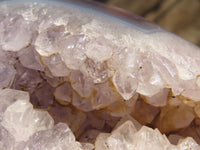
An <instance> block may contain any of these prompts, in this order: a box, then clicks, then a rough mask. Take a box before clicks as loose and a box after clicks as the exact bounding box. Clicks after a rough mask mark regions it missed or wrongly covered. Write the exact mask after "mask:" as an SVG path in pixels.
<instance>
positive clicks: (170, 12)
mask: <svg viewBox="0 0 200 150" xmlns="http://www.w3.org/2000/svg"><path fill="white" fill-rule="evenodd" d="M94 1H99V2H102V3H105V4H107V5H112V6H116V7H120V8H123V9H125V10H127V11H130V12H133V13H135V14H138V15H140V16H143V17H145V18H147V19H148V20H150V21H153V22H155V23H156V24H158V25H160V26H161V27H163V28H165V29H167V30H169V31H171V32H174V33H176V34H178V35H179V36H181V37H183V38H185V39H187V40H188V41H191V42H192V43H194V44H196V45H198V46H200V0H94Z"/></svg>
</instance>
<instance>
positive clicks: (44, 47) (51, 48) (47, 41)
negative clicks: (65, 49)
mask: <svg viewBox="0 0 200 150" xmlns="http://www.w3.org/2000/svg"><path fill="white" fill-rule="evenodd" d="M63 32H64V27H63V26H56V25H52V26H51V27H49V28H47V29H45V30H43V31H41V33H39V35H38V37H37V39H36V41H35V48H36V50H37V52H38V53H39V54H40V55H41V56H50V55H52V54H56V53H58V47H57V42H58V39H59V38H60V37H62V34H63Z"/></svg>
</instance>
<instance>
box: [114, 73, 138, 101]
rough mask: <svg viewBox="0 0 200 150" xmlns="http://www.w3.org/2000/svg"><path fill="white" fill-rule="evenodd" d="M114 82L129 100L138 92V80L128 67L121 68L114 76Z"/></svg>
mask: <svg viewBox="0 0 200 150" xmlns="http://www.w3.org/2000/svg"><path fill="white" fill-rule="evenodd" d="M113 83H114V85H115V87H116V88H117V90H118V92H119V93H120V94H121V95H122V97H123V98H124V99H125V100H129V99H130V98H131V97H132V96H133V95H134V94H135V92H136V89H137V85H138V81H137V79H136V77H135V76H134V75H133V74H131V73H130V72H129V71H128V70H126V69H120V70H118V71H116V72H115V74H114V76H113Z"/></svg>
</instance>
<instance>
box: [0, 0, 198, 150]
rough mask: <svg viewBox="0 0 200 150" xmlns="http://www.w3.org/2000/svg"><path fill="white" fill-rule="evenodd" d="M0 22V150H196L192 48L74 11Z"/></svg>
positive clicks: (10, 12)
mask: <svg viewBox="0 0 200 150" xmlns="http://www.w3.org/2000/svg"><path fill="white" fill-rule="evenodd" d="M0 20H1V21H0V149H1V150H44V149H45V150H58V149H59V150H93V149H95V150H116V149H117V150H147V149H155V150H164V149H165V150H191V149H192V150H200V147H199V145H198V144H197V143H199V142H200V138H199V135H200V118H199V117H200V67H199V66H200V50H199V48H198V47H196V46H194V45H192V44H191V43H189V42H187V41H184V40H183V39H181V38H179V37H176V36H175V35H173V34H171V33H168V32H167V31H164V30H163V29H160V28H159V27H157V26H154V25H152V24H148V23H145V22H143V23H142V25H141V26H138V24H137V23H136V24H132V25H131V24H129V23H128V22H124V21H123V20H120V19H117V18H114V17H112V16H108V15H105V14H103V13H101V12H97V11H95V10H92V9H87V8H85V6H80V5H79V4H72V3H67V4H65V6H63V5H62V3H60V4H59V3H58V4H55V3H53V2H52V3H49V4H45V3H23V4H22V3H20V2H19V3H15V4H12V3H2V4H1V5H0ZM152 26H153V28H152ZM116 30H117V32H116ZM148 126H149V127H148ZM164 133H166V135H167V136H166V135H164ZM187 136H191V137H187ZM186 137H187V138H186ZM192 137H193V138H192Z"/></svg>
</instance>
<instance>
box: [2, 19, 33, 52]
mask: <svg viewBox="0 0 200 150" xmlns="http://www.w3.org/2000/svg"><path fill="white" fill-rule="evenodd" d="M9 18H10V19H9ZM0 30H1V32H0V45H1V46H2V48H3V49H4V50H9V51H19V50H20V49H22V48H24V47H26V46H27V45H28V44H29V43H30V41H31V35H32V30H31V23H30V22H26V21H25V20H24V19H23V18H22V17H21V16H17V15H15V16H9V17H7V18H6V19H4V20H2V21H1V23H0ZM19 39H20V40H19Z"/></svg>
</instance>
